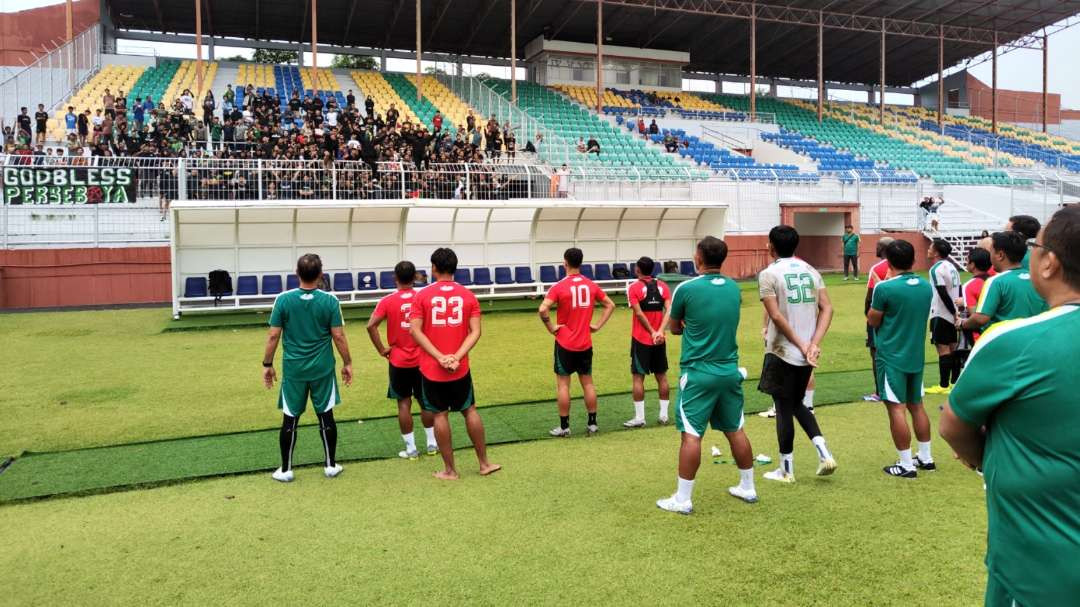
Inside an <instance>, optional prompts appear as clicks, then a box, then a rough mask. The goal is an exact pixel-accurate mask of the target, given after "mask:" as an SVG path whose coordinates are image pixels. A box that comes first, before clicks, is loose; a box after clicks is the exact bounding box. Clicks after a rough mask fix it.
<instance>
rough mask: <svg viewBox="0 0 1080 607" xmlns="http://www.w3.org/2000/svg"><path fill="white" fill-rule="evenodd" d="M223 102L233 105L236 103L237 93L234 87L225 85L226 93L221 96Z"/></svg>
mask: <svg viewBox="0 0 1080 607" xmlns="http://www.w3.org/2000/svg"><path fill="white" fill-rule="evenodd" d="M221 102H222V103H223V104H224V103H228V104H229V105H233V104H235V103H236V91H234V90H233V88H232V85H231V84H228V85H225V92H224V93H222V94H221Z"/></svg>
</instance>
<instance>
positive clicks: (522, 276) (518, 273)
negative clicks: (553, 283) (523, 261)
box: [514, 266, 533, 285]
mask: <svg viewBox="0 0 1080 607" xmlns="http://www.w3.org/2000/svg"><path fill="white" fill-rule="evenodd" d="M514 282H516V283H518V284H519V285H528V284H532V283H533V275H532V269H531V268H529V267H528V266H518V267H516V268H514Z"/></svg>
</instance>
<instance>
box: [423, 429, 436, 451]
mask: <svg viewBox="0 0 1080 607" xmlns="http://www.w3.org/2000/svg"><path fill="white" fill-rule="evenodd" d="M424 434H427V446H428V447H438V446H439V444H438V443H437V442H436V441H435V428H424Z"/></svg>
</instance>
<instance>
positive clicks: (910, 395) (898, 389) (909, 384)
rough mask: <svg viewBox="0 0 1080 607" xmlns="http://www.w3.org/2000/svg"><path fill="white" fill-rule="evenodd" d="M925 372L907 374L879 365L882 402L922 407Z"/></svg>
mask: <svg viewBox="0 0 1080 607" xmlns="http://www.w3.org/2000/svg"><path fill="white" fill-rule="evenodd" d="M922 382H923V372H922V371H917V372H915V373H905V372H903V371H897V370H896V369H893V368H891V367H889V365H887V364H885V363H883V362H881V361H880V360H879V361H878V363H877V385H878V390H880V392H879V394H880V395H881V400H882V401H884V402H887V403H899V404H901V405H921V404H922V401H923V393H924V389H923V385H922Z"/></svg>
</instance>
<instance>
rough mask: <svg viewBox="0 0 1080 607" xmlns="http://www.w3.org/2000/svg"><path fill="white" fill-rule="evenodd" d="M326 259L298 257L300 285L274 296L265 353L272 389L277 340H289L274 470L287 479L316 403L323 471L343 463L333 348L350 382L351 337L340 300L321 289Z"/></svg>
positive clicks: (329, 471)
mask: <svg viewBox="0 0 1080 607" xmlns="http://www.w3.org/2000/svg"><path fill="white" fill-rule="evenodd" d="M322 275H323V272H322V260H321V259H319V256H318V255H314V254H310V253H309V254H307V255H304V256H302V257H301V258H300V259H299V260H298V261H297V262H296V276H297V278H299V279H300V288H298V289H290V290H288V291H285V292H284V293H282V294H281V295H278V296H277V299H275V300H274V310H273V311H272V312H271V313H270V335H269V336H268V338H267V341H266V350H265V352H264V354H263V383H264V384H265V385H266V388H267V389H270V388H272V387H273V386H274V380H276V379H277V373H276V372H275V371H274V353H275V352H276V351H277V347H278V343H279V342H280V341H282V340H284V342H285V347H284V353H283V354H282V356H281V366H282V378H281V392H280V393H279V394H278V408H279V409H281V413H282V421H281V432H280V433H279V434H278V446H279V447H280V449H281V467H280V468H278V469H277V470H275V471H274V474H273V477H274V480H277V481H281V482H283V483H287V482H289V481H291V480H292V479H293V471H292V454H293V448H294V447H295V446H296V430H297V424H298V423H299V420H300V415H301V414H302V413H303V412H304V409H306V408H307V401H308V398H309V397H310V398H311V407H312V408H313V409H315V414H316V415H317V416H318V417H319V436H321V437H322V441H323V455H324V458H325V462H324V466H323V472H324V473H325V474H326V476H327V477H328V478H333V477H335V476H337V475H338V474H340V473H341V470H342V467H341V465H340V464H338V463H337V461H336V459H335V457H336V456H335V451H336V449H337V424H336V423H335V422H334V411H333V409H334V407H335V406H336V405H338V404H339V403H341V395H340V394H339V393H338V387H337V380H336V379H335V378H334V350H333V347H332V346H331V343H333V346H336V347H337V351H338V354H340V355H341V364H342V367H341V380H342V381H344V382H345V385H346V386H349V385H351V384H352V357H351V356H350V355H349V342H348V340H346V338H345V327H344V324H345V323H344V321H342V318H341V303H340V302H339V301H338V299H337V297H334V296H333V295H331V294H330V293H327V292H325V291H320V290H319V288H318V284H319V279H320V278H322Z"/></svg>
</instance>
